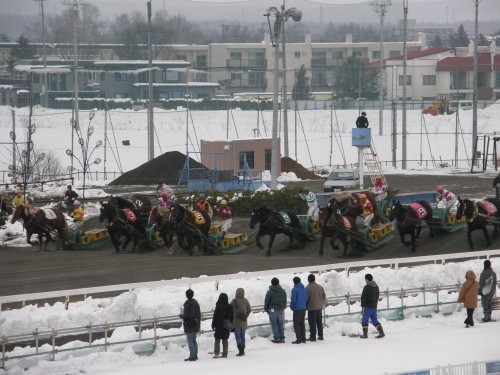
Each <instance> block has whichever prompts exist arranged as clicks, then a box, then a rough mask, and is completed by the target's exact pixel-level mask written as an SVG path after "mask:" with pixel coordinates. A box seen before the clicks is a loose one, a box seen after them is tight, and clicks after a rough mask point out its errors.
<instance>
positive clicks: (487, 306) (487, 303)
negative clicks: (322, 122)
mask: <svg viewBox="0 0 500 375" xmlns="http://www.w3.org/2000/svg"><path fill="white" fill-rule="evenodd" d="M492 302H493V296H492V295H490V294H487V295H485V296H484V295H481V306H482V307H483V313H485V314H488V313H491V308H492V306H491V305H492Z"/></svg>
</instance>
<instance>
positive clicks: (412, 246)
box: [410, 230, 418, 253]
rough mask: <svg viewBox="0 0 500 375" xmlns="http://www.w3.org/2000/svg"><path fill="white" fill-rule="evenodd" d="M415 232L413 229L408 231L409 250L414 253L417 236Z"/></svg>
mask: <svg viewBox="0 0 500 375" xmlns="http://www.w3.org/2000/svg"><path fill="white" fill-rule="evenodd" d="M417 234H418V230H417ZM417 234H415V231H413V232H411V233H410V237H411V252H412V253H414V252H415V251H416V250H417V244H416V242H417V237H418V235H417Z"/></svg>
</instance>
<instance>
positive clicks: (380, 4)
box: [371, 0, 391, 135]
mask: <svg viewBox="0 0 500 375" xmlns="http://www.w3.org/2000/svg"><path fill="white" fill-rule="evenodd" d="M371 5H372V7H373V10H374V11H375V13H377V14H378V15H379V16H380V66H379V88H378V102H379V110H378V117H379V125H378V126H379V128H378V134H379V135H383V134H384V87H383V84H384V74H383V73H384V18H385V15H386V13H387V8H388V7H389V6H390V5H391V0H372V2H371Z"/></svg>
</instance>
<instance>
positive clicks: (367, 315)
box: [361, 307, 379, 326]
mask: <svg viewBox="0 0 500 375" xmlns="http://www.w3.org/2000/svg"><path fill="white" fill-rule="evenodd" d="M369 320H371V321H372V324H373V325H374V326H377V325H378V324H379V322H378V319H377V308H376V307H363V318H362V319H361V325H363V326H368V321H369Z"/></svg>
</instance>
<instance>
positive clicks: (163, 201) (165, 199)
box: [158, 193, 172, 207]
mask: <svg viewBox="0 0 500 375" xmlns="http://www.w3.org/2000/svg"><path fill="white" fill-rule="evenodd" d="M158 205H159V206H163V207H171V206H172V199H170V197H169V196H168V195H167V193H161V197H160V200H159V201H158Z"/></svg>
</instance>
